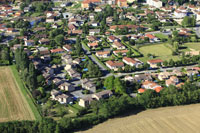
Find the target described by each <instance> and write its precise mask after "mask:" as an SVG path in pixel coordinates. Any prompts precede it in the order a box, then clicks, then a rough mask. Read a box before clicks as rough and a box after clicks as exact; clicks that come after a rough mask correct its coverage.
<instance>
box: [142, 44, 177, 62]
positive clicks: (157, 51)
mask: <svg viewBox="0 0 200 133" xmlns="http://www.w3.org/2000/svg"><path fill="white" fill-rule="evenodd" d="M139 51H140V52H141V53H142V54H143V55H144V57H142V58H141V60H142V61H147V60H150V59H149V58H148V57H147V54H152V55H155V56H156V59H162V60H170V59H174V60H177V59H178V57H177V56H173V55H172V50H171V49H170V48H168V47H166V46H165V44H154V45H146V46H142V47H140V48H139Z"/></svg>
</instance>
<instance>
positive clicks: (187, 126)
mask: <svg viewBox="0 0 200 133" xmlns="http://www.w3.org/2000/svg"><path fill="white" fill-rule="evenodd" d="M199 110H200V104H193V105H186V106H176V107H165V108H158V109H149V110H146V111H143V112H141V113H138V114H137V115H130V116H126V117H122V118H115V119H110V120H108V121H106V122H104V123H102V124H99V125H97V126H95V127H93V128H92V129H89V130H87V131H84V132H85V133H94V132H95V133H111V132H112V133H132V132H134V133H136V132H146V133H155V132H166V133H167V132H196V131H199V130H200V126H199V123H200V114H199Z"/></svg>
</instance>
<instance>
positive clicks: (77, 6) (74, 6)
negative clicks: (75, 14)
mask: <svg viewBox="0 0 200 133" xmlns="http://www.w3.org/2000/svg"><path fill="white" fill-rule="evenodd" d="M80 7H81V3H80V2H78V3H76V4H74V5H73V7H72V8H73V9H77V8H80Z"/></svg>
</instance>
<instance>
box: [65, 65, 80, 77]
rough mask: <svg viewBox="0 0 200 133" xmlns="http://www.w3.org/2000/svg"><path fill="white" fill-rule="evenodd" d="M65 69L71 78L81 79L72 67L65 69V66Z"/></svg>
mask: <svg viewBox="0 0 200 133" xmlns="http://www.w3.org/2000/svg"><path fill="white" fill-rule="evenodd" d="M65 70H66V71H67V73H68V74H69V76H70V77H72V78H73V79H81V74H80V73H78V72H76V71H75V70H74V69H72V68H69V69H66V67H65Z"/></svg>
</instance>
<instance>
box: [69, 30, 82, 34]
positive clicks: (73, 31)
mask: <svg viewBox="0 0 200 133" xmlns="http://www.w3.org/2000/svg"><path fill="white" fill-rule="evenodd" d="M82 33H83V31H82V30H68V34H69V35H81V34H82Z"/></svg>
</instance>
